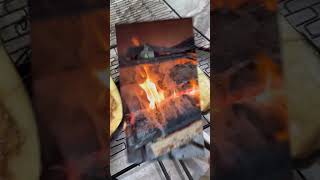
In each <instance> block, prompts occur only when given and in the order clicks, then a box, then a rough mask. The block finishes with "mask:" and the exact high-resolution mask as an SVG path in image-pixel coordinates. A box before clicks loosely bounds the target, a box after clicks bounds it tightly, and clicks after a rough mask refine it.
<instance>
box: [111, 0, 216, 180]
mask: <svg viewBox="0 0 320 180" xmlns="http://www.w3.org/2000/svg"><path fill="white" fill-rule="evenodd" d="M110 15H111V23H110V29H111V35H110V45H111V46H110V47H111V48H110V63H111V64H110V70H111V71H110V72H111V76H112V78H113V80H114V81H115V82H118V81H119V70H118V68H119V62H118V56H117V49H116V48H117V45H116V34H115V24H122V23H133V22H143V21H152V20H164V19H177V18H182V17H181V16H180V15H179V14H178V13H177V12H176V11H175V10H174V9H173V8H172V7H171V6H170V4H168V3H167V2H166V1H164V0H140V1H130V0H111V2H110ZM118 17H121V18H118ZM194 34H195V43H196V46H197V48H198V50H197V53H198V60H199V67H200V69H201V70H203V71H204V73H205V74H206V75H207V76H208V77H210V64H209V63H210V61H209V59H210V54H209V48H210V40H209V38H208V37H206V36H204V35H203V34H202V33H201V32H200V31H199V30H198V29H197V28H196V27H194ZM202 119H203V121H204V124H205V125H204V127H203V129H204V131H205V132H206V133H208V134H209V133H210V114H209V113H208V114H205V115H202ZM120 129H121V128H120ZM110 146H111V150H110V153H111V154H110V156H111V157H110V159H111V162H110V170H111V175H112V178H113V179H136V178H139V179H150V178H151V177H152V179H159V180H160V179H167V180H169V179H177V180H178V179H198V178H199V176H200V175H201V174H204V173H205V171H206V169H207V168H208V167H209V163H208V162H209V149H208V148H209V147H208V146H207V150H206V154H207V156H206V157H205V158H203V159H190V160H180V161H175V160H157V161H152V162H145V163H142V164H130V163H127V150H126V140H125V133H124V132H123V130H120V132H116V136H115V137H114V138H113V141H112V142H111V145H110ZM197 166H198V168H197ZM199 167H200V169H199ZM199 170H200V171H199ZM197 172H200V173H197Z"/></svg>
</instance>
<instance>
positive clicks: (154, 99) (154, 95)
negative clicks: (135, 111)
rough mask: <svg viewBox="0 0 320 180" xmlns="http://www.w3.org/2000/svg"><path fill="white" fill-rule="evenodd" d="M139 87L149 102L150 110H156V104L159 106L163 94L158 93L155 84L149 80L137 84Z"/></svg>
mask: <svg viewBox="0 0 320 180" xmlns="http://www.w3.org/2000/svg"><path fill="white" fill-rule="evenodd" d="M139 86H140V87H141V88H142V89H143V90H144V92H145V93H146V95H147V98H148V100H149V107H150V108H151V109H155V108H156V104H160V103H161V101H163V100H164V94H163V92H161V91H160V92H159V91H158V89H157V86H156V84H155V83H154V82H153V81H152V80H151V79H149V78H147V79H146V80H145V82H144V83H141V84H139Z"/></svg>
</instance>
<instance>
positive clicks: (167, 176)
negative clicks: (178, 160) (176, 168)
mask: <svg viewBox="0 0 320 180" xmlns="http://www.w3.org/2000/svg"><path fill="white" fill-rule="evenodd" d="M158 163H159V165H160V168H161V170H162V172H163V175H164V176H165V177H166V179H167V180H171V178H170V176H169V174H168V172H167V169H166V167H164V165H163V162H162V161H160V160H158Z"/></svg>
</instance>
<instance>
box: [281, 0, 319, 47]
mask: <svg viewBox="0 0 320 180" xmlns="http://www.w3.org/2000/svg"><path fill="white" fill-rule="evenodd" d="M279 6H280V13H281V14H282V15H283V16H284V17H285V18H286V19H287V20H288V22H289V23H290V24H291V25H292V26H293V27H294V28H295V29H296V30H297V31H299V32H300V33H302V34H303V35H304V36H305V37H306V38H307V39H308V40H309V41H310V42H311V44H312V45H314V46H315V48H316V49H317V50H318V51H320V1H319V0H304V1H301V0H280V3H279Z"/></svg>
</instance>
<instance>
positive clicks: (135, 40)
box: [131, 37, 141, 46]
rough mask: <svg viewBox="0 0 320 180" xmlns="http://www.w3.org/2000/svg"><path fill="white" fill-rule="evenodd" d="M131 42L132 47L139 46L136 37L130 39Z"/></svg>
mask: <svg viewBox="0 0 320 180" xmlns="http://www.w3.org/2000/svg"><path fill="white" fill-rule="evenodd" d="M131 42H132V44H133V45H134V46H140V44H141V43H140V41H139V39H138V38H137V37H133V38H132V39H131Z"/></svg>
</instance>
